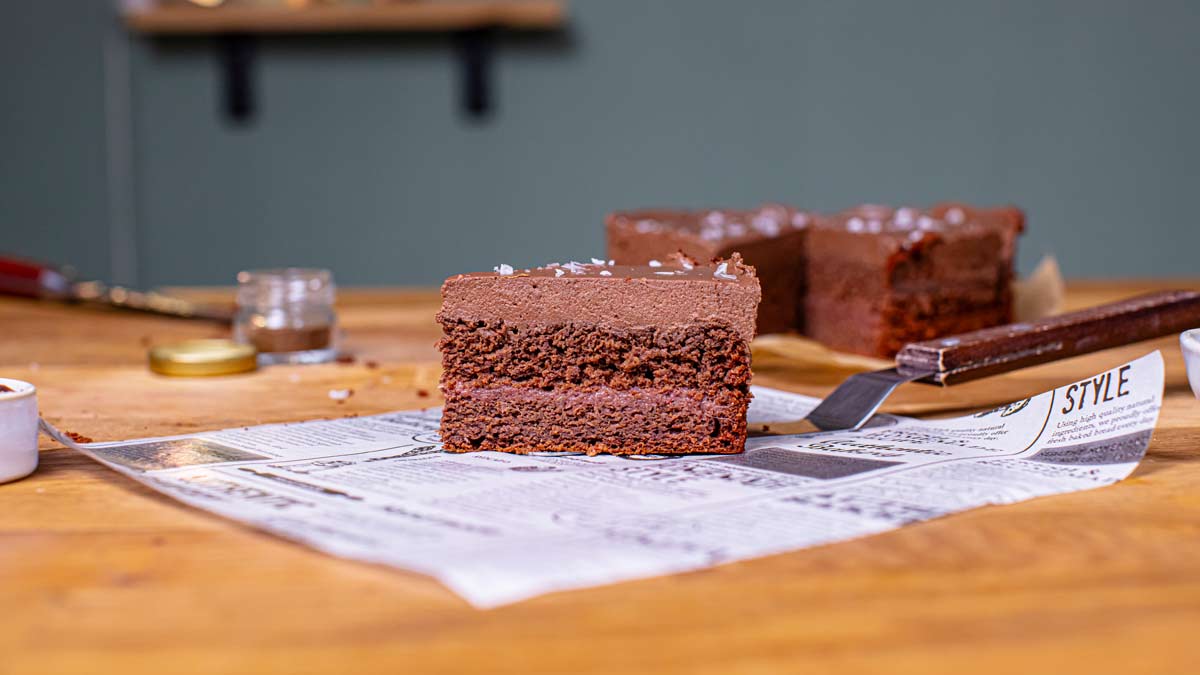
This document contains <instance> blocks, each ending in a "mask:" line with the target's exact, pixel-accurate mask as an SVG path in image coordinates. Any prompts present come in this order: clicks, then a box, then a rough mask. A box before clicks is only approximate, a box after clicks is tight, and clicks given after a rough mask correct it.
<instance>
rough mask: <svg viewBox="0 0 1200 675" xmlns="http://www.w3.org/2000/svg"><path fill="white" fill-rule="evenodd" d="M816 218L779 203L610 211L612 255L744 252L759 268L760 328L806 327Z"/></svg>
mask: <svg viewBox="0 0 1200 675" xmlns="http://www.w3.org/2000/svg"><path fill="white" fill-rule="evenodd" d="M811 220H812V216H811V215H810V214H808V213H806V212H804V211H799V210H797V209H793V208H791V207H789V206H782V205H779V204H767V205H764V206H760V207H759V208H757V209H753V210H749V211H737V210H729V209H720V210H707V211H683V210H667V209H647V210H642V211H624V212H618V213H613V214H610V215H609V216H608V218H607V221H606V224H607V229H608V257H610V258H612V259H613V260H615V261H616V262H617V264H624V265H644V264H646V263H647V262H649V261H651V260H665V259H666V258H667V256H668V255H670V254H671V253H674V252H675V251H683V252H684V253H686V254H687V255H689V256H691V257H693V258H695V259H697V260H712V259H714V258H726V257H728V256H729V255H730V254H731V253H732V252H733V251H739V252H741V253H742V255H744V256H745V257H746V262H747V263H748V264H750V265H753V266H754V267H755V269H757V270H758V276H759V279H760V280H761V282H762V306H761V308H760V309H759V313H758V332H759V334H766V333H782V332H786V331H795V330H803V322H802V321H801V317H800V316H799V314H798V309H799V307H798V299H799V298H800V297H802V296H803V294H804V279H805V275H804V260H805V256H804V231H805V229H806V228H807V227H808V224H809V223H810V222H811Z"/></svg>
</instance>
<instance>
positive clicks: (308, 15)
mask: <svg viewBox="0 0 1200 675" xmlns="http://www.w3.org/2000/svg"><path fill="white" fill-rule="evenodd" d="M565 21H566V7H565V6H564V3H563V2H562V1H561V0H412V1H410V2H396V3H391V4H374V5H353V4H349V5H329V6H314V7H305V8H300V9H289V8H286V7H266V6H264V7H253V6H250V7H217V8H212V9H210V8H205V7H188V6H168V7H150V8H146V9H134V10H130V11H128V12H127V13H126V14H125V23H126V24H128V26H129V27H130V28H132V29H133V30H136V31H139V32H142V33H153V34H159V35H168V34H173V35H198V34H208V33H323V32H382V31H386V32H394V31H447V30H464V29H469V28H486V27H489V26H497V27H502V28H514V29H523V30H535V29H536V30H548V29H554V28H560V27H562V25H563V24H564V22H565Z"/></svg>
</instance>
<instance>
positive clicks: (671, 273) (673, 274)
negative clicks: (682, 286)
mask: <svg viewBox="0 0 1200 675" xmlns="http://www.w3.org/2000/svg"><path fill="white" fill-rule="evenodd" d="M655 274H664V275H666V276H668V277H673V276H675V273H674V272H655Z"/></svg>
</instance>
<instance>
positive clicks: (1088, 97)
mask: <svg viewBox="0 0 1200 675" xmlns="http://www.w3.org/2000/svg"><path fill="white" fill-rule="evenodd" d="M139 8H140V9H145V3H139V4H136V5H130V6H128V7H126V8H125V9H126V10H128V11H132V10H136V9H139ZM565 8H566V18H565V22H564V23H563V25H562V26H561V27H551V28H548V29H537V30H505V31H500V32H498V33H497V34H496V35H495V36H494V43H493V44H492V47H493V51H492V59H491V60H490V62H489V63H490V78H489V79H488V82H489V83H490V94H491V97H490V98H491V100H490V104H491V105H490V109H489V112H488V114H486V115H482V116H480V115H473V114H471V113H469V112H468V111H467V110H465V109H464V106H463V103H462V100H461V99H462V90H463V62H462V57H463V51H462V50H463V48H464V43H463V40H462V38H461V36H460V35H458V34H457V33H456V31H455V30H449V29H448V30H445V31H435V32H412V31H405V30H395V31H382V32H371V33H365V32H359V31H354V30H336V31H333V32H324V31H316V32H311V33H306V34H287V33H283V34H270V35H256V36H253V37H252V38H250V41H249V42H246V41H243V42H239V43H237V44H239V45H241V47H239V48H238V49H243V51H230V49H231V48H230V45H229V43H228V42H227V41H226V40H225V38H222V37H221V36H220V35H214V34H203V33H202V34H194V35H160V34H155V33H153V32H148V31H146V30H134V29H132V28H131V27H130V26H129V25H128V23H127V22H126V21H125V20H124V19H123V18H122V8H121V7H120V6H118V5H115V4H112V3H109V2H102V1H99V0H94V1H90V2H69V3H67V2H19V1H17V0H7V1H6V2H4V3H2V4H0V81H2V82H3V92H4V95H3V96H4V105H3V106H0V143H2V151H0V250H3V251H6V252H9V253H16V254H20V255H24V256H32V257H37V258H42V259H47V260H51V261H55V262H59V263H68V264H71V265H73V266H75V267H76V268H78V269H79V271H80V273H81V274H82V275H83V276H85V277H96V278H103V279H110V280H113V281H117V282H121V283H129V284H140V285H146V286H152V285H160V284H231V283H233V279H234V275H235V274H236V273H237V271H238V270H240V269H243V268H250V267H265V266H272V265H306V266H320V267H328V268H331V269H332V270H333V271H334V273H335V275H336V277H337V279H338V280H339V282H341V283H343V284H373V285H374V284H405V285H432V284H436V283H439V282H440V280H441V279H442V278H444V277H445V276H447V275H449V274H452V273H456V272H459V271H465V270H472V269H487V268H490V267H491V266H493V265H495V264H497V263H500V262H507V263H511V264H514V265H518V266H524V265H531V264H536V263H540V262H544V261H548V260H554V259H565V258H576V259H579V258H586V257H589V256H592V255H602V253H601V251H603V246H604V243H603V229H602V222H603V216H604V214H605V213H606V212H608V211H610V210H613V209H619V208H631V207H641V206H651V205H667V206H672V205H674V206H694V207H701V206H752V205H755V204H757V203H759V202H763V201H782V202H788V203H793V204H796V205H798V206H801V207H804V208H810V209H817V210H834V209H840V208H843V207H847V206H851V205H853V204H856V203H860V202H864V201H867V202H883V203H916V204H927V203H930V202H934V201H938V200H945V199H959V200H966V201H972V202H979V203H983V204H994V203H1015V204H1017V205H1020V206H1022V207H1023V208H1025V209H1026V210H1027V213H1028V216H1029V229H1028V232H1027V234H1026V236H1025V238H1024V240H1023V241H1022V243H1021V248H1020V250H1021V268H1022V270H1023V271H1026V272H1027V271H1028V270H1029V269H1030V268H1031V267H1032V265H1033V264H1034V263H1036V262H1037V259H1038V258H1039V257H1040V256H1041V255H1042V254H1043V253H1053V254H1055V255H1056V256H1057V257H1058V259H1059V261H1060V263H1061V265H1062V267H1063V271H1064V273H1065V274H1066V275H1067V276H1068V277H1129V276H1185V275H1193V276H1194V275H1196V274H1197V273H1198V272H1200V264H1197V262H1196V261H1197V260H1198V259H1200V224H1198V223H1197V222H1196V220H1195V213H1196V208H1195V206H1194V200H1195V198H1196V194H1197V192H1198V188H1200V168H1198V164H1197V158H1198V157H1200V132H1198V131H1197V128H1196V127H1197V120H1198V119H1200V88H1198V87H1197V86H1196V74H1197V73H1198V72H1200V40H1197V38H1196V35H1197V31H1198V29H1200V3H1196V2H1187V1H1185V0H1177V1H1171V0H1154V1H1150V2H1136V1H1134V0H1092V1H1088V0H1053V1H1046V0H1012V1H1006V2H983V1H973V2H962V1H961V0H920V1H912V2H903V3H900V2H887V1H885V0H870V1H868V0H837V1H834V0H828V1H811V2H801V1H796V0H776V1H767V0H758V1H755V2H751V3H742V2H731V1H718V0H672V1H669V2H668V1H655V2H644V1H641V2H637V1H633V0H572V1H571V2H569V3H567V4H566V5H565ZM214 11H221V10H220V9H218V10H214ZM239 54H240V55H241V56H240V57H239V56H238V55H239ZM231 57H233V58H243V59H244V62H243V65H245V66H246V68H245V70H244V71H241V72H242V73H243V74H244V75H245V77H246V78H247V81H248V85H247V86H248V87H249V88H250V92H251V100H252V102H253V107H252V112H251V114H249V115H246V116H244V117H243V118H241V119H237V118H235V116H233V115H231V113H230V110H229V109H228V108H229V106H228V101H227V98H226V96H227V91H226V87H227V83H228V80H227V79H226V78H227V77H229V69H228V68H227V65H226V60H227V59H229V58H231Z"/></svg>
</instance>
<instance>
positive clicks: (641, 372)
mask: <svg viewBox="0 0 1200 675" xmlns="http://www.w3.org/2000/svg"><path fill="white" fill-rule="evenodd" d="M441 323H442V330H443V333H444V337H443V338H442V340H441V342H440V343H438V348H439V349H440V350H441V352H442V366H443V372H444V373H445V377H446V378H447V380H448V381H469V382H471V383H473V384H475V385H476V386H485V387H486V386H494V385H499V384H515V385H523V386H528V387H534V388H539V389H544V388H548V387H555V386H560V385H601V384H602V385H605V386H609V387H614V388H616V389H632V388H635V387H641V388H648V387H687V388H693V389H695V388H703V389H707V388H710V387H712V388H717V389H720V388H724V387H729V388H734V389H738V390H741V391H745V390H746V388H747V387H748V386H749V383H750V348H749V346H748V345H747V344H746V342H745V341H744V340H742V339H741V338H740V336H739V335H738V333H737V332H736V331H735V330H734V329H733V328H732V327H731V326H729V325H728V324H723V323H717V322H708V323H696V324H693V325H690V326H686V327H681V328H660V327H644V328H616V329H605V328H600V327H597V326H595V325H588V324H580V323H551V324H545V325H536V326H528V325H526V326H513V325H509V324H507V323H505V322H504V321H500V320H490V321H465V320H453V319H443V320H442V322H441Z"/></svg>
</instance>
